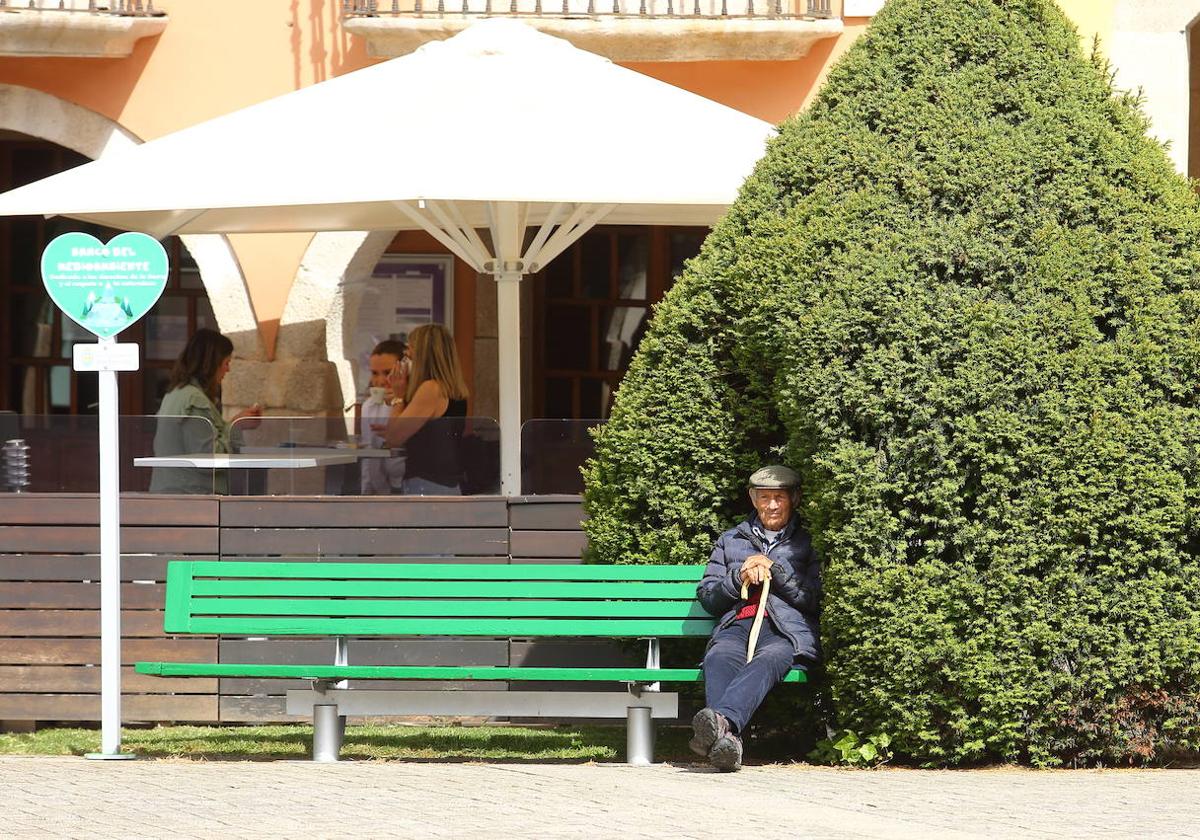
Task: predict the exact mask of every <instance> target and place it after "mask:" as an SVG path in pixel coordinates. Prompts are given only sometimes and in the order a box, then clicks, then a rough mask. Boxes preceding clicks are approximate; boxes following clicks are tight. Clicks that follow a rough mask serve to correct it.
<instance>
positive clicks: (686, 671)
mask: <svg viewBox="0 0 1200 840" xmlns="http://www.w3.org/2000/svg"><path fill="white" fill-rule="evenodd" d="M135 670H136V671H137V672H138V673H139V674H153V675H156V676H163V677H246V678H252V677H259V678H275V677H278V678H284V679H338V680H342V679H391V680H509V681H532V680H538V681H541V680H545V681H555V682H596V681H607V682H641V683H649V682H699V681H700V680H701V678H702V677H701V672H700V669H699V668H662V669H652V668H547V667H532V668H520V667H505V666H491V665H489V666H478V667H476V666H470V665H468V666H456V667H451V666H444V665H441V666H428V667H426V666H415V665H252V664H232V663H223V662H222V663H212V664H206V663H192V662H138V663H137V664H136V665H135ZM806 680H807V676H806V675H805V673H804V672H803V671H795V670H793V671H790V672H788V675H787V676H786V677H785V678H784V681H785V682H805V681H806Z"/></svg>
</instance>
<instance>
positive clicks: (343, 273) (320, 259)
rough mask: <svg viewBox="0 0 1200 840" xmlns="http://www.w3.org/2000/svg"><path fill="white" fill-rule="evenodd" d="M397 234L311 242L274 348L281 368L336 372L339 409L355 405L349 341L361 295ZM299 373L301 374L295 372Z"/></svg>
mask: <svg viewBox="0 0 1200 840" xmlns="http://www.w3.org/2000/svg"><path fill="white" fill-rule="evenodd" d="M395 235H396V232H395V231H345V232H326V233H318V234H316V235H315V236H313V238H312V241H311V242H310V243H309V246H308V249H307V250H306V251H305V252H304V258H303V259H302V260H301V262H300V269H299V270H298V271H297V272H296V279H295V281H294V282H293V283H292V288H291V291H290V292H289V293H288V299H287V304H286V305H285V306H284V310H283V316H282V318H281V319H280V322H279V337H278V339H277V340H276V343H275V358H276V361H277V362H284V363H285V364H291V365H305V364H312V363H313V362H314V361H315V360H327V361H325V362H324V364H332V365H333V366H334V368H335V370H336V372H337V373H336V376H337V383H338V384H337V387H338V388H339V389H340V393H341V404H342V405H343V406H346V405H350V404H351V403H353V402H354V401H355V398H356V394H355V367H356V361H355V359H354V358H353V351H352V350H351V348H350V346H349V337H350V336H352V335H353V334H354V325H353V324H347V323H346V317H347V313H348V312H350V313H352V312H355V311H356V310H357V297H356V296H357V295H359V294H361V292H362V288H363V285H362V284H361V282H359V281H364V280H366V279H367V278H368V277H369V276H370V275H371V272H372V271H373V270H374V269H375V264H376V263H378V262H379V258H380V257H381V256H383V253H384V251H386V250H387V246H388V244H389V243H390V242H391V241H392V239H393V238H394V237H395ZM297 373H299V371H297Z"/></svg>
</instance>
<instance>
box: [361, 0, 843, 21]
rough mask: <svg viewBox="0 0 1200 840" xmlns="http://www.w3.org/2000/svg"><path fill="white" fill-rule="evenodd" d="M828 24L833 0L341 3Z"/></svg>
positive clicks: (489, 13) (495, 13)
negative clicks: (802, 20)
mask: <svg viewBox="0 0 1200 840" xmlns="http://www.w3.org/2000/svg"><path fill="white" fill-rule="evenodd" d="M422 15H469V16H478V17H516V18H522V17H526V18H527V17H535V18H546V17H564V18H566V17H580V16H589V17H603V18H614V17H615V18H653V19H658V18H664V17H666V18H671V17H677V18H692V19H701V20H702V19H708V18H715V19H721V18H768V19H780V20H789V19H804V18H810V19H813V18H815V19H828V18H832V17H833V16H834V11H833V2H832V0H786V2H785V0H758V3H757V4H756V3H755V0H611V2H610V0H562V2H561V3H560V2H558V0H532V2H530V1H529V0H520V2H518V0H405V2H403V3H402V2H400V0H391V2H390V3H389V2H387V0H384V2H383V3H380V2H379V0H342V16H343V17H345V18H355V17H387V16H393V17H398V16H422Z"/></svg>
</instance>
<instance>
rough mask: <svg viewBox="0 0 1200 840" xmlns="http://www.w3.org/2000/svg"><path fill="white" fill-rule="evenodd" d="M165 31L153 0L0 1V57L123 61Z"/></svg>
mask: <svg viewBox="0 0 1200 840" xmlns="http://www.w3.org/2000/svg"><path fill="white" fill-rule="evenodd" d="M166 28H167V15H166V12H163V11H161V10H160V9H156V8H155V7H154V2H153V0H0V56H7V57H14V58H24V57H38V56H51V57H63V58H123V57H125V56H128V55H130V54H131V53H132V52H133V45H134V44H136V43H137V42H138V41H139V40H141V39H142V38H151V37H153V36H155V35H159V34H161V33H162V31H163V30H164V29H166Z"/></svg>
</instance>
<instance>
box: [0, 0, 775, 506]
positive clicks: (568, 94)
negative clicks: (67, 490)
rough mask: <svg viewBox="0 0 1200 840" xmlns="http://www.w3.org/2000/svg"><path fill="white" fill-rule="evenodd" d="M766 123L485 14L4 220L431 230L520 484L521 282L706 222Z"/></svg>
mask: <svg viewBox="0 0 1200 840" xmlns="http://www.w3.org/2000/svg"><path fill="white" fill-rule="evenodd" d="M772 132H773V128H772V127H771V126H770V125H769V124H768V123H765V122H763V121H761V120H758V119H755V118H753V117H750V116H747V115H746V114H743V113H741V112H740V111H735V110H734V109H732V108H728V107H726V106H724V105H720V104H718V103H715V102H712V101H710V100H707V99H704V98H703V97H700V96H697V95H695V94H692V93H689V92H687V91H683V90H680V89H679V88H676V87H673V86H671V85H668V84H666V83H663V82H659V81H657V80H655V79H651V78H649V77H648V76H643V75H641V74H639V73H636V72H634V71H632V70H627V69H625V68H622V67H618V66H617V65H615V64H613V63H612V62H610V61H609V60H608V59H605V58H603V57H601V56H597V55H594V54H592V53H588V52H585V51H583V50H580V49H577V48H576V47H574V46H572V45H571V44H569V43H568V42H566V41H564V40H561V39H559V38H554V37H552V36H549V35H545V34H542V33H540V32H538V31H536V30H535V29H533V28H531V27H528V26H526V25H524V24H521V23H518V22H516V21H511V20H502V19H494V20H486V21H482V22H480V23H478V24H475V25H474V26H472V27H470V28H469V29H467V30H465V31H464V32H462V33H461V34H459V35H457V36H455V37H454V38H451V39H449V40H447V41H440V42H433V43H430V44H426V45H425V46H423V47H422V48H420V49H419V50H417V51H416V52H414V53H412V54H411V55H407V56H404V57H402V58H396V59H392V60H391V61H387V62H384V63H382V64H378V65H375V66H373V67H368V68H365V69H363V70H358V71H356V72H353V73H349V74H346V75H344V76H340V77H338V78H335V79H332V80H329V81H326V82H321V83H320V84H316V85H313V86H311V87H308V88H304V89H302V90H298V91H295V92H293V93H289V94H286V95H284V96H280V97H278V98H276V99H272V100H268V101H266V102H263V103H260V104H258V105H253V106H251V107H249V108H245V109H243V110H240V111H236V112H234V113H231V114H227V115H225V116H222V117H218V118H216V119H212V120H209V121H207V122H204V123H201V124H198V125H195V126H192V127H190V128H187V129H184V130H182V131H179V132H176V133H174V134H171V135H168V136H165V137H162V138H159V139H157V140H152V141H150V142H148V143H145V144H143V145H141V146H138V147H135V148H132V149H128V150H125V151H122V152H117V153H114V154H112V155H106V156H105V157H104V158H102V159H100V160H96V161H93V162H92V163H88V164H85V165H83V166H80V167H78V168H76V169H72V170H69V171H67V172H63V173H60V174H58V175H54V176H52V177H50V178H46V179H44V180H42V181H37V182H35V183H32V184H29V185H27V186H24V187H20V188H18V189H15V190H12V191H10V192H8V193H5V194H3V195H0V215H47V216H50V215H62V216H69V217H71V218H76V219H81V220H84V221H88V222H94V223H98V224H102V225H107V226H109V227H114V228H120V229H124V230H136V231H142V232H145V233H149V234H151V235H153V236H157V237H160V238H161V237H165V236H168V235H171V234H192V233H269V232H285V231H338V230H400V229H417V228H420V229H424V230H426V231H428V232H429V233H431V234H432V235H433V236H435V237H436V238H437V239H438V240H439V241H441V242H442V243H443V244H445V245H446V247H447V248H449V249H450V250H451V251H453V252H454V253H455V254H457V255H458V256H459V257H461V258H462V259H463V260H465V261H466V262H467V263H468V264H470V265H471V266H472V267H473V268H475V270H476V271H480V272H489V273H493V274H494V275H495V276H496V279H497V281H498V292H497V296H498V306H497V310H498V313H497V314H498V319H499V325H498V330H499V333H498V334H499V348H498V351H499V352H498V355H499V368H500V377H499V385H500V418H499V419H500V428H501V486H502V488H503V491H504V492H505V493H507V494H516V493H519V492H520V449H519V447H520V436H519V435H520V419H521V418H520V375H519V373H520V353H519V340H520V338H519V336H520V330H519V319H520V307H519V281H520V279H521V277H522V276H524V275H525V274H528V273H531V272H535V271H538V270H540V269H541V267H542V266H544V265H545V264H546V263H547V262H549V261H550V260H551V259H553V258H554V257H555V256H556V255H557V254H559V253H561V252H562V251H563V250H564V249H565V248H567V247H568V246H569V245H570V244H571V243H572V242H574V241H575V240H576V239H578V238H579V237H580V236H582V235H583V234H584V233H585V232H586V231H587V230H588V229H590V228H591V227H592V226H593V225H595V224H596V223H597V222H599V221H600V220H601V219H604V220H605V221H608V222H611V223H619V224H680V225H709V224H712V223H713V222H714V221H716V219H717V218H718V217H719V216H720V215H721V213H722V212H724V210H725V208H727V207H728V206H729V205H730V204H731V203H732V202H733V200H734V198H735V197H736V196H737V192H738V189H739V187H740V186H741V183H742V181H743V180H744V179H745V178H746V176H747V175H748V174H749V173H750V171H751V169H753V167H754V164H755V162H756V161H757V160H758V159H759V158H760V157H761V156H762V154H763V152H764V151H765V147H766V142H767V140H768V138H769V137H770V136H771V134H772ZM528 227H537V232H536V234H535V235H534V236H533V237H532V238H529V237H527V236H526V229H527V228H528ZM480 229H486V230H487V231H489V232H490V242H485V241H484V237H482V236H481V235H480V233H479V230H480Z"/></svg>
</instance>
